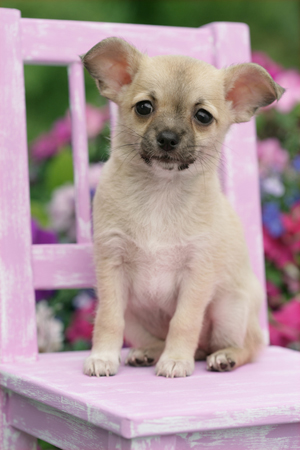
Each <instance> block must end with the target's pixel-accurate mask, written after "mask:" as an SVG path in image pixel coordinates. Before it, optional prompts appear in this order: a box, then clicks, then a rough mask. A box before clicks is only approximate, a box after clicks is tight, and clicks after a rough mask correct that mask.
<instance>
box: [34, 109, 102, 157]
mask: <svg viewBox="0 0 300 450" xmlns="http://www.w3.org/2000/svg"><path fill="white" fill-rule="evenodd" d="M108 119H109V111H108V108H107V107H104V108H102V109H100V108H95V107H94V106H91V105H86V127H87V135H88V138H89V139H92V138H95V137H96V136H97V135H98V134H99V133H100V132H101V131H102V129H103V127H104V125H105V122H106V121H107V120H108ZM71 137H72V128H71V118H70V114H69V112H67V114H66V115H65V117H63V118H60V119H58V120H57V121H56V122H55V123H54V125H53V127H52V129H51V130H50V131H49V133H44V134H42V135H41V136H40V137H38V138H37V139H36V140H35V141H34V142H33V144H32V146H31V153H32V156H33V158H34V159H36V160H38V161H40V160H43V159H46V158H50V157H51V156H53V155H55V154H56V153H58V152H59V150H60V149H61V148H63V147H64V146H65V145H68V144H70V142H71Z"/></svg>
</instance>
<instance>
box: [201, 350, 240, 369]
mask: <svg viewBox="0 0 300 450" xmlns="http://www.w3.org/2000/svg"><path fill="white" fill-rule="evenodd" d="M235 359H236V358H235V355H234V354H233V352H230V351H226V350H219V351H217V352H215V353H213V354H212V355H210V356H208V357H207V358H206V362H207V370H210V371H212V372H228V371H229V370H232V369H233V368H234V367H235V365H236V361H235Z"/></svg>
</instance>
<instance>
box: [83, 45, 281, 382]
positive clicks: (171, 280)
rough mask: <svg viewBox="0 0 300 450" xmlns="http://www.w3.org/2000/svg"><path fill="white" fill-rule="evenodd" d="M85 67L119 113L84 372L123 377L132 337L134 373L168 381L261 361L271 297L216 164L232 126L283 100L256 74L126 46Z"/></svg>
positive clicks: (104, 189)
mask: <svg viewBox="0 0 300 450" xmlns="http://www.w3.org/2000/svg"><path fill="white" fill-rule="evenodd" d="M83 63H84V65H85V67H86V68H87V70H88V71H89V72H90V74H91V75H92V76H93V77H94V78H95V79H96V83H97V86H98V88H99V90H100V93H101V94H102V95H103V96H104V97H107V98H108V99H110V100H112V101H113V102H115V103H117V105H118V106H119V118H118V124H117V126H116V130H115V133H114V137H113V141H112V149H111V155H110V158H109V160H108V162H107V163H106V164H105V167H104V169H103V173H102V174H101V179H100V182H99V186H98V188H97V192H96V195H95V198H94V249H95V264H96V275H97V289H98V295H99V298H100V303H99V308H98V311H97V315H96V320H95V326H94V335H93V348H92V352H91V355H90V356H89V357H88V358H87V359H86V361H85V364H84V372H85V373H86V374H88V375H97V376H101V375H114V374H115V373H117V371H118V367H119V363H120V349H121V347H122V343H123V336H124V334H125V338H126V341H128V342H130V344H131V345H132V347H133V348H132V349H131V350H130V351H129V354H128V357H127V364H130V365H135V366H143V365H152V364H156V374H157V375H163V376H166V377H184V376H186V375H191V374H192V372H193V370H194V365H195V363H194V361H195V359H205V358H206V359H207V367H208V369H209V370H217V371H225V370H231V369H233V368H235V367H238V366H240V365H242V364H245V363H246V362H248V361H251V360H252V359H253V357H254V356H255V354H256V353H257V351H258V349H259V347H260V346H261V344H262V336H261V330H260V327H259V323H258V313H259V309H260V306H261V302H262V298H263V294H262V289H261V286H260V285H259V282H258V281H257V279H256V277H255V275H254V274H253V271H252V269H251V267H250V263H249V257H248V252H247V248H246V244H245V239H244V236H243V231H242V229H241V224H240V221H239V219H238V217H237V215H236V214H235V212H234V211H233V209H232V207H231V206H230V204H229V203H228V201H227V200H226V198H225V196H224V195H223V194H222V192H221V189H220V183H219V178H218V162H219V158H220V152H221V144H222V141H223V139H224V136H225V133H226V132H227V130H228V128H229V126H230V125H231V124H232V123H234V122H245V121H248V120H250V118H251V117H252V116H253V114H254V113H255V111H256V110H257V108H259V107H260V106H265V105H268V104H270V103H271V102H273V101H274V100H275V99H279V98H280V96H281V95H282V93H283V91H284V90H283V89H282V88H281V87H280V86H278V85H277V84H276V83H275V82H274V81H273V79H272V78H271V77H270V75H269V74H268V73H267V72H266V71H265V70H264V69H263V68H262V67H260V66H258V65H256V64H240V65H236V66H231V67H228V68H226V69H222V70H217V69H216V68H214V67H213V66H211V65H209V64H207V63H205V62H202V61H199V60H196V59H192V58H189V57H185V56H157V57H154V58H150V57H148V56H146V55H144V54H142V53H140V52H139V51H138V50H137V49H136V48H134V47H132V46H131V45H129V44H128V43H127V42H125V41H123V40H121V39H118V38H109V39H105V40H104V41H102V42H100V43H99V44H97V45H96V46H95V47H93V48H92V49H91V50H90V51H89V52H88V53H87V54H86V55H85V56H84V57H83Z"/></svg>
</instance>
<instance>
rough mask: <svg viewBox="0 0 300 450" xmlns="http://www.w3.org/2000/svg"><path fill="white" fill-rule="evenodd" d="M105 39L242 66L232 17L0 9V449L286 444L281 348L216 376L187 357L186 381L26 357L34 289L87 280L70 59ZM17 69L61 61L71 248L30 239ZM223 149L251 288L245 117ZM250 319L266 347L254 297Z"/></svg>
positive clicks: (256, 219) (32, 335) (78, 127)
mask: <svg viewBox="0 0 300 450" xmlns="http://www.w3.org/2000/svg"><path fill="white" fill-rule="evenodd" d="M108 36H121V37H123V38H125V39H128V40H129V41H130V42H132V43H133V44H134V45H136V46H137V47H138V48H139V49H141V50H147V51H148V53H149V54H150V55H154V54H171V53H177V54H178V53H179V54H180V53H181V54H186V55H189V56H192V57H196V58H200V59H203V60H205V61H207V62H209V63H211V64H214V65H215V66H217V67H223V66H228V65H229V64H232V63H238V62H245V61H249V60H250V45H249V32H248V28H247V26H246V25H244V24H233V23H213V24H210V25H207V26H205V27H202V28H200V29H193V28H170V27H156V26H144V25H127V24H108V23H85V22H67V21H54V20H35V19H34V20H33V19H21V18H20V13H19V11H17V10H10V9H1V10H0V43H1V45H0V48H1V66H0V90H1V110H0V138H1V156H0V251H1V254H0V313H1V316H0V317H1V329H0V363H1V364H0V385H1V388H0V409H1V414H0V430H1V431H0V449H1V450H33V449H36V438H41V439H43V440H46V441H48V442H50V443H52V444H54V445H56V446H58V447H59V448H61V449H65V450H96V449H105V450H113V449H119V450H125V449H126V450H128V449H136V450H137V449H152V450H154V449H156V450H162V449H169V450H171V449H176V450H183V449H191V448H193V449H200V448H201V449H203V448H211V447H212V448H213V449H214V450H219V449H220V450H221V449H222V450H224V449H226V450H227V449H239V450H242V449H255V450H275V449H276V450H279V449H296V448H300V438H299V435H300V427H299V421H300V377H299V374H300V354H299V353H297V352H295V351H292V350H287V349H283V348H279V347H267V348H266V350H265V351H264V352H263V354H262V355H261V357H260V359H259V360H258V361H257V362H255V363H253V364H248V365H246V366H244V367H241V368H239V369H237V370H236V371H233V372H228V373H214V372H207V371H206V370H205V363H204V362H197V363H196V370H195V373H194V374H193V375H192V376H191V377H188V378H178V379H166V378H162V377H156V376H155V375H154V368H153V367H150V368H133V367H125V366H124V364H123V365H122V366H121V368H120V371H119V373H118V375H116V376H115V377H110V378H106V377H105V378H95V377H93V378H89V377H87V376H85V375H83V374H82V363H83V360H84V358H85V357H86V355H87V353H86V352H71V353H53V354H41V355H38V352H37V338H36V321H35V300H34V289H53V288H55V289H62V288H70V287H76V288H83V287H90V286H93V285H94V272H93V264H92V241H91V226H90V204H89V193H88V184H87V169H88V154H87V138H86V130H85V123H84V103H85V99H84V79H83V68H82V65H81V62H80V60H79V57H78V55H80V54H83V53H85V52H86V51H87V50H89V49H90V48H91V47H92V46H93V45H94V44H96V43H97V42H98V41H100V40H101V39H103V38H106V37H108ZM23 63H26V64H50V65H65V66H68V73H69V86H70V104H71V114H72V130H73V135H72V146H73V154H74V172H75V186H76V198H77V203H76V212H77V243H76V244H66V245H62V244H59V245H32V244H31V235H30V203H29V182H28V161H27V140H26V112H25V97H24V75H23ZM95 95H97V92H96V89H95ZM223 151H224V159H225V161H226V167H224V174H225V175H224V176H223V180H222V182H223V187H224V191H225V192H226V194H227V196H228V197H229V199H230V201H231V202H232V204H233V205H234V207H235V209H236V210H237V212H238V214H239V215H240V217H241V219H242V222H243V225H244V229H245V234H246V238H247V242H248V245H249V250H250V254H251V261H252V264H253V267H254V269H255V272H256V273H257V275H258V277H259V279H260V280H261V282H262V283H263V284H264V265H263V246H262V234H261V219H260V204H259V190H258V175H257V162H256V151H255V125H254V121H252V122H250V123H245V124H239V125H235V126H233V127H232V128H231V130H230V132H229V134H228V136H227V138H226V141H225V144H224V148H223ZM222 173H223V171H222ZM261 325H262V328H263V330H264V333H265V338H266V341H267V340H268V331H267V330H268V328H267V308H266V305H265V306H264V308H263V310H262V311H261ZM125 353H126V351H125V350H124V353H123V360H124V356H125Z"/></svg>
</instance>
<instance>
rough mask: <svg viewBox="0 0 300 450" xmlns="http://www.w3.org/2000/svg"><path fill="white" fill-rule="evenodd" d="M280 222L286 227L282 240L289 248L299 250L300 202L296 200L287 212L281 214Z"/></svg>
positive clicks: (294, 251)
mask: <svg viewBox="0 0 300 450" xmlns="http://www.w3.org/2000/svg"><path fill="white" fill-rule="evenodd" d="M281 218H282V223H283V226H284V228H285V229H286V234H285V236H284V241H285V243H286V245H287V246H288V247H289V248H290V250H291V251H292V252H293V253H294V254H296V253H298V252H300V202H297V203H296V204H295V205H294V206H293V207H292V209H291V211H290V213H289V214H282V216H281Z"/></svg>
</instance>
